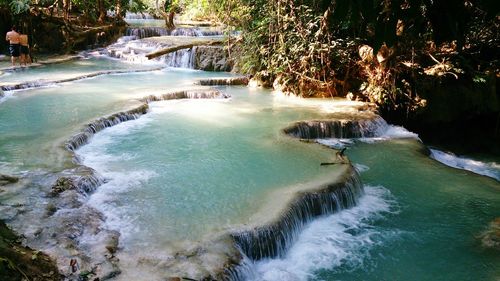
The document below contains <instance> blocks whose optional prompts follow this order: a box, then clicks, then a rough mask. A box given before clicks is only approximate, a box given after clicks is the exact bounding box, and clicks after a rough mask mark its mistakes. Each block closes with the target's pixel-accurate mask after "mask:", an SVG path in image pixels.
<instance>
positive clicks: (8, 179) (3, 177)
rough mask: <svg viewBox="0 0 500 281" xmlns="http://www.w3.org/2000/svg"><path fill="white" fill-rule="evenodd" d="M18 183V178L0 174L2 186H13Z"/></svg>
mask: <svg viewBox="0 0 500 281" xmlns="http://www.w3.org/2000/svg"><path fill="white" fill-rule="evenodd" d="M18 181H19V178H18V177H14V176H9V175H4V174H0V186H1V185H7V184H11V183H16V182H18Z"/></svg>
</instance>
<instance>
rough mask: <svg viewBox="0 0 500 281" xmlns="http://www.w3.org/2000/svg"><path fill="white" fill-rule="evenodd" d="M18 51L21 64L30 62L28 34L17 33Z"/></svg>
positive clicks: (25, 64)
mask: <svg viewBox="0 0 500 281" xmlns="http://www.w3.org/2000/svg"><path fill="white" fill-rule="evenodd" d="M19 44H20V45H21V46H20V47H19V53H20V54H21V65H23V64H24V66H27V63H31V58H30V45H29V43H28V35H26V34H21V33H19Z"/></svg>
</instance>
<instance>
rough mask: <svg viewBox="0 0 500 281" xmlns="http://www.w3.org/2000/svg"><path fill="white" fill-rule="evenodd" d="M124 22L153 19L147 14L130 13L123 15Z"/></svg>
mask: <svg viewBox="0 0 500 281" xmlns="http://www.w3.org/2000/svg"><path fill="white" fill-rule="evenodd" d="M125 19H126V20H152V19H154V17H153V16H152V15H150V14H148V13H131V12H127V13H126V14H125Z"/></svg>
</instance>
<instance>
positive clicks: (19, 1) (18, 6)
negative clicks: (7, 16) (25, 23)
mask: <svg viewBox="0 0 500 281" xmlns="http://www.w3.org/2000/svg"><path fill="white" fill-rule="evenodd" d="M30 2H31V1H30V0H12V1H10V3H9V6H10V9H11V11H12V13H13V14H14V15H18V14H22V13H24V12H26V11H28V10H29V8H30Z"/></svg>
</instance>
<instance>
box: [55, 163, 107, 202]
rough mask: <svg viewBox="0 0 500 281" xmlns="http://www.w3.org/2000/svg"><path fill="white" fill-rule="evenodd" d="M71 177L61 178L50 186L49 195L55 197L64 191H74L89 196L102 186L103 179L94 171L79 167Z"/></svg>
mask: <svg viewBox="0 0 500 281" xmlns="http://www.w3.org/2000/svg"><path fill="white" fill-rule="evenodd" d="M77 170H78V171H73V175H71V176H62V177H59V178H58V179H57V181H56V182H55V183H54V185H52V188H51V195H52V196H57V195H59V194H60V193H62V192H64V191H66V190H76V191H77V192H79V193H80V194H84V195H86V194H90V193H92V192H93V191H94V190H96V189H97V187H98V186H100V185H101V184H103V183H104V182H105V181H104V178H103V177H101V176H100V175H98V174H97V172H96V171H95V170H94V169H91V168H88V167H84V166H80V167H78V168H77Z"/></svg>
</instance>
